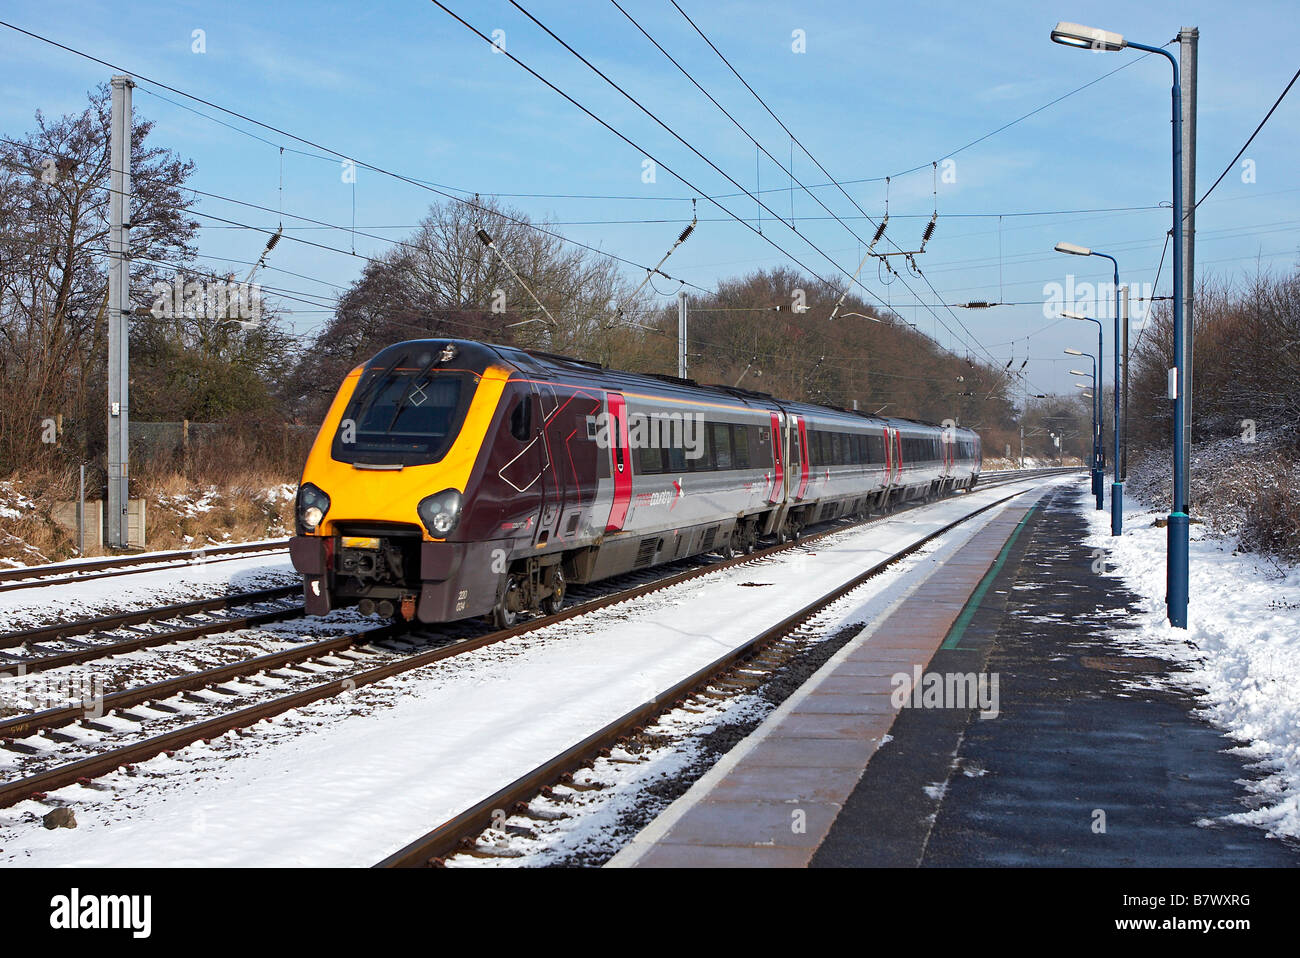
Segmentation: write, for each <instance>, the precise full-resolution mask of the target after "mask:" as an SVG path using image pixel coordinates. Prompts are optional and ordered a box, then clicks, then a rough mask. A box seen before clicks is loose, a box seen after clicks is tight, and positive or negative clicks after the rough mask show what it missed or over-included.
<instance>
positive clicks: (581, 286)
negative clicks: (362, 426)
mask: <svg viewBox="0 0 1300 958" xmlns="http://www.w3.org/2000/svg"><path fill="white" fill-rule="evenodd" d="M480 229H482V230H484V231H485V232H486V233H487V234H488V236H489V237H490V238H491V240H492V242H493V244H494V246H495V247H496V249H497V250H499V251H500V253H501V256H497V255H496V254H495V253H494V252H493V251H492V250H489V249H488V248H486V247H485V246H484V245H483V243H482V242H481V241H480V239H479V238H478V236H477V232H478V230H480ZM502 257H504V259H505V261H506V262H508V263H509V264H510V267H511V268H513V270H514V271H515V272H517V273H518V274H519V276H520V277H521V278H522V280H523V282H524V283H525V284H526V285H527V286H528V288H529V289H531V290H532V292H533V293H534V294H535V295H536V296H537V297H538V298H539V299H540V300H541V302H542V303H543V305H544V306H545V307H546V310H547V311H549V313H550V317H549V318H548V316H547V315H546V313H545V312H543V311H542V310H541V309H539V308H538V307H537V304H536V303H535V302H534V301H533V298H532V296H530V295H529V293H528V291H527V290H525V289H524V288H523V286H521V285H520V283H519V281H518V280H516V278H515V275H514V273H512V272H511V269H508V268H507V267H506V266H505V265H503V263H502ZM630 291H631V287H630V286H629V284H628V283H627V281H626V280H625V279H624V278H623V276H622V274H621V273H620V272H619V270H618V269H617V264H616V263H615V262H614V261H613V260H611V259H609V258H608V257H604V256H598V255H596V254H594V253H591V252H589V251H587V250H583V249H579V248H567V247H566V246H565V245H564V243H563V242H562V241H561V240H560V239H559V238H558V237H557V236H556V235H553V234H552V231H551V230H550V229H549V227H547V226H546V225H545V224H533V223H532V222H531V220H530V219H529V218H528V216H527V214H525V213H523V212H521V211H519V210H514V209H510V208H508V207H506V206H504V205H502V204H501V203H500V202H499V201H498V200H496V199H495V198H491V197H489V198H486V199H482V200H480V201H479V202H478V208H477V209H474V208H471V207H470V206H469V205H467V204H464V203H458V202H452V201H448V202H445V203H439V204H435V205H434V206H433V207H431V208H430V210H429V213H428V215H427V216H426V217H425V218H424V220H423V221H422V222H421V223H420V226H419V228H418V229H417V230H416V231H415V232H414V233H412V234H411V235H409V236H407V237H405V238H404V239H402V240H400V241H399V243H398V244H397V245H395V246H394V247H393V248H392V249H391V250H390V251H388V252H387V253H386V254H383V255H382V256H380V257H378V259H377V261H375V262H371V263H369V264H367V266H366V268H365V269H364V270H363V272H362V275H361V277H360V278H359V279H358V280H357V281H356V282H354V283H353V284H352V285H351V286H350V287H349V288H348V289H347V290H346V291H345V292H344V293H343V294H342V295H341V296H340V297H339V301H338V307H337V309H336V312H335V316H334V318H333V319H332V320H330V322H328V323H327V324H326V325H325V326H324V327H323V328H322V329H321V330H320V332H319V333H318V334H317V335H316V336H315V337H314V338H313V340H312V342H311V343H310V344H309V345H308V346H307V348H306V349H305V350H304V351H303V355H302V359H301V362H300V363H299V365H298V367H297V368H296V369H295V371H294V374H293V376H292V377H291V379H290V383H289V385H288V387H287V388H288V392H289V394H290V396H291V400H292V404H293V407H294V409H295V411H296V412H297V413H298V414H300V415H302V416H304V417H306V418H308V419H310V418H313V417H319V416H320V415H321V414H322V413H323V412H324V409H325V407H326V406H327V405H328V404H329V400H330V397H331V396H332V395H333V394H334V391H335V390H336V389H337V388H338V385H339V383H340V382H341V381H342V379H343V377H344V376H345V375H346V374H347V372H348V370H350V369H351V368H352V367H353V366H355V365H357V364H358V363H361V362H364V361H365V360H366V359H369V358H370V357H371V356H373V355H374V354H375V353H377V352H378V351H379V350H381V349H383V348H384V347H385V346H387V345H389V344H391V343H394V342H398V341H400V340H403V339H418V338H421V337H434V336H448V337H458V338H465V339H478V340H484V341H488V342H497V343H507V344H516V345H522V346H528V347H532V348H539V349H545V350H548V351H553V352H562V353H568V354H573V355H581V356H586V357H591V358H600V359H602V360H604V361H606V362H609V361H614V360H616V359H622V358H624V357H626V355H627V353H626V343H625V342H624V340H625V338H626V336H627V335H628V332H629V330H630V329H631V327H629V326H628V325H627V323H626V322H621V321H619V320H618V319H617V317H616V314H617V308H618V306H619V304H620V302H621V301H622V300H623V299H624V298H626V296H627V295H628V294H629V293H630ZM552 319H553V320H554V323H552Z"/></svg>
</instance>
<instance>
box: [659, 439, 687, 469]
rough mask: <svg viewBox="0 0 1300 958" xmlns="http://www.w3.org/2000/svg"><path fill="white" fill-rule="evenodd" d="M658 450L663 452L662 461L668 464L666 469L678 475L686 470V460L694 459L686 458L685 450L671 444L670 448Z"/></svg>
mask: <svg viewBox="0 0 1300 958" xmlns="http://www.w3.org/2000/svg"><path fill="white" fill-rule="evenodd" d="M659 451H660V452H661V453H663V456H664V461H665V462H666V463H667V466H668V471H669V472H672V473H677V474H678V475H680V474H681V473H683V472H686V471H688V469H687V465H686V463H687V462H694V461H695V460H693V459H691V460H688V459H687V458H686V453H685V451H684V450H682V449H679V448H677V447H676V446H673V447H672V448H670V449H661V450H659Z"/></svg>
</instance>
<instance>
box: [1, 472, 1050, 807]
mask: <svg viewBox="0 0 1300 958" xmlns="http://www.w3.org/2000/svg"><path fill="white" fill-rule="evenodd" d="M1070 471H1075V470H1069V469H1066V470H1042V471H1038V472H1034V473H1030V472H1026V473H1018V472H1017V473H1015V474H1014V475H1013V476H1012V477H1010V478H1005V479H1003V478H1001V477H998V481H997V482H994V483H989V484H987V485H989V486H993V485H1003V484H1006V483H1008V482H1013V481H1016V480H1017V479H1023V478H1029V477H1032V476H1042V475H1050V474H1056V473H1059V472H1070ZM986 508H991V506H990V507H986ZM980 511H983V510H980ZM974 514H978V513H973V514H972V515H974ZM883 518H886V517H875V518H873V519H870V520H867V521H866V522H865V523H856V524H848V525H846V524H837V525H835V526H833V527H832V528H830V529H827V530H825V531H822V532H817V533H813V534H809V535H805V536H803V537H801V539H800V540H799V541H798V542H794V543H784V544H780V545H776V546H771V547H768V548H766V549H761V550H757V551H755V552H753V553H750V554H748V555H744V556H739V557H736V558H733V559H727V560H722V561H715V562H710V563H707V564H701V565H699V566H698V567H695V568H690V569H687V570H686V571H682V572H675V573H672V574H669V575H666V576H659V577H657V578H654V579H652V580H651V581H649V582H645V583H643V584H640V585H636V586H633V587H632V588H622V589H616V590H615V591H612V592H610V593H608V594H605V595H600V596H597V597H595V598H590V599H587V600H585V601H580V602H579V603H578V604H575V605H572V606H570V607H569V608H566V609H564V610H562V611H561V612H559V613H557V614H555V615H550V616H545V617H539V618H537V619H531V620H528V621H526V622H523V623H520V624H518V625H516V626H514V627H512V628H509V629H504V630H498V631H487V630H486V627H484V626H476V625H475V624H473V623H466V624H459V623H457V624H453V626H452V627H449V628H448V629H447V630H446V631H444V632H443V633H442V634H440V635H438V636H434V637H432V638H430V637H427V636H426V637H420V636H415V637H414V641H412V638H413V637H412V636H411V634H410V632H409V627H407V626H405V625H402V624H393V625H385V626H379V627H377V628H374V629H369V630H363V631H360V632H353V633H349V634H346V635H340V636H336V637H332V638H327V639H323V640H319V641H316V642H310V643H305V644H303V645H302V646H299V647H297V648H293V649H288V650H284V651H281V652H276V653H270V654H267V655H263V656H258V657H255V658H252V659H247V660H243V661H240V662H236V663H232V664H229V665H224V666H220V667H216V668H212V669H207V670H203V671H199V672H193V673H188V674H186V675H182V676H178V677H175V678H171V679H167V680H164V681H161V682H155V683H151V684H149V685H143V686H138V687H134V688H128V689H122V690H120V691H118V692H114V693H112V694H111V695H109V696H106V697H105V698H104V699H103V701H102V703H100V704H101V705H102V709H101V711H102V712H103V713H104V715H105V716H109V715H111V716H114V717H116V718H121V719H124V720H125V721H126V722H127V723H128V724H129V726H135V727H137V728H138V727H140V726H143V725H144V724H145V723H146V722H151V721H153V719H154V718H158V719H161V720H162V721H163V723H164V724H167V723H168V722H170V724H179V725H180V727H176V728H172V729H170V730H169V731H166V732H163V733H162V734H158V735H151V736H149V737H147V738H144V739H142V740H139V741H135V742H131V743H128V744H125V745H120V746H116V745H111V746H109V747H107V748H99V749H98V751H95V752H94V754H90V755H87V756H85V757H83V758H78V759H75V760H73V761H70V762H65V761H63V759H62V758H61V757H60V756H59V755H58V754H57V752H55V751H51V750H50V749H48V748H47V747H45V746H46V742H48V741H53V742H54V743H65V744H73V743H79V744H82V745H89V746H90V747H97V746H98V743H96V742H90V743H86V742H83V741H82V740H81V739H80V738H78V737H77V736H71V735H68V734H66V733H62V732H59V731H57V730H58V729H60V728H63V727H66V726H68V725H71V724H73V723H77V722H80V723H81V724H82V725H83V726H89V728H90V729H91V730H92V731H98V732H102V733H105V734H114V733H117V732H118V731H119V729H117V728H115V727H114V726H112V725H109V724H107V723H106V722H105V721H104V720H103V718H102V717H96V718H94V719H88V718H87V717H86V709H85V707H84V706H61V707H56V708H51V709H45V710H43V711H40V712H34V713H29V714H25V715H20V716H15V717H12V718H10V719H6V720H4V721H2V722H0V740H3V741H2V744H3V746H4V747H5V748H7V749H9V750H10V751H11V752H19V753H22V754H24V755H26V756H31V757H32V758H33V759H37V758H38V757H39V759H40V761H39V762H38V764H41V765H49V767H44V768H41V769H40V770H39V771H35V772H32V773H30V774H24V775H23V776H22V777H21V778H16V779H13V780H11V781H9V782H6V783H4V784H0V807H7V806H10V805H13V804H15V803H17V802H20V801H23V800H24V799H27V798H43V797H44V796H45V794H46V793H48V792H50V791H53V790H55V789H58V788H62V787H65V786H67V785H71V784H75V783H78V782H80V783H82V784H86V783H88V782H90V781H91V780H92V779H94V778H96V777H99V776H102V775H105V774H107V773H109V772H112V771H114V770H115V769H118V768H122V767H130V766H132V765H134V764H137V763H139V762H142V761H145V760H147V759H149V758H152V757H154V756H156V755H159V754H162V753H164V752H170V751H174V750H176V749H179V748H183V747H185V746H186V745H190V744H193V743H195V742H198V741H204V740H210V739H212V738H216V737H217V736H220V735H223V734H225V733H227V732H229V731H232V730H238V729H243V728H247V727H249V726H251V725H254V724H256V723H257V722H260V721H262V720H264V719H268V718H272V717H274V716H276V715H280V714H282V713H284V712H287V711H289V710H291V709H295V708H301V707H303V706H305V705H309V704H311V703H313V702H317V701H320V700H323V699H326V698H331V697H335V696H338V695H340V694H343V693H350V692H353V691H355V690H356V689H358V688H361V687H364V686H366V685H371V684H374V683H377V682H381V681H383V680H385V679H387V678H390V677H392V676H396V675H399V674H402V673H405V672H410V671H414V670H416V669H419V668H422V667H425V666H427V665H431V664H433V663H436V662H439V661H442V660H444V659H448V658H452V657H454V656H457V655H461V654H465V653H468V652H471V651H474V650H476V649H480V648H483V647H485V646H488V645H493V644H496V643H499V642H504V641H506V640H509V639H512V638H515V637H517V636H521V635H526V634H528V633H531V632H535V631H538V630H541V629H544V628H547V627H549V626H552V625H555V624H557V623H559V622H563V621H566V620H568V619H572V618H576V617H578V616H582V615H587V614H589V613H591V612H594V611H596V610H598V609H602V608H606V607H608V606H611V605H615V604H619V603H622V602H627V601H630V600H633V599H637V598H640V597H641V596H644V595H648V594H650V593H652V592H657V591H660V590H662V589H666V588H669V587H671V586H673V585H677V584H679V583H681V582H686V581H689V580H691V579H695V578H698V577H700V576H704V575H708V574H711V573H713V572H716V571H718V570H721V569H725V568H730V567H733V566H736V565H740V564H747V563H761V562H762V561H763V560H764V559H766V558H767V557H769V556H773V555H776V554H778V553H781V552H784V551H787V550H790V549H795V548H799V547H800V546H802V545H804V544H807V543H810V542H814V541H816V540H818V539H820V538H823V537H824V536H827V535H832V534H835V533H839V532H843V531H845V530H846V529H849V528H854V527H855V526H858V525H866V524H871V523H874V522H879V521H881V519H883ZM967 518H969V517H967ZM961 521H965V520H964V519H963V520H961ZM957 524H960V523H954V524H953V525H954V526H955V525H957ZM945 531H946V530H945ZM938 534H941V533H936V535H938ZM930 538H933V536H931V537H930ZM925 541H929V540H928V539H927V540H925ZM921 544H923V543H919V544H918V545H917V546H915V547H913V548H912V549H910V550H908V551H906V552H904V553H901V554H900V555H899V556H897V557H895V559H893V560H890V562H888V563H885V564H883V565H882V568H883V567H884V565H888V564H892V562H894V561H897V559H898V558H901V557H902V556H903V555H906V554H910V552H912V551H915V548H918V547H919V546H920V545H921ZM877 571H878V570H877ZM869 575H870V574H869ZM618 581H619V582H625V581H626V577H622V578H621V579H620V580H618ZM864 581H865V580H864ZM268 591H272V592H275V591H280V590H268ZM580 595H581V593H579V591H578V590H577V589H575V590H574V592H573V594H572V597H574V598H578V597H580ZM213 601H216V600H213ZM154 611H158V610H154ZM141 614H145V613H129V614H128V615H141ZM259 614H260V615H271V616H277V615H278V616H283V617H286V618H287V617H289V616H290V615H293V614H301V613H300V610H280V611H277V612H271V613H259ZM110 618H111V617H110ZM88 621H90V620H88ZM268 621H269V620H268ZM247 625H248V623H245V624H244V625H242V626H241V625H236V624H232V623H231V622H218V623H205V624H203V625H201V626H191V627H189V628H191V629H206V630H207V631H205V632H200V633H197V634H213V633H216V632H220V631H225V630H230V629H234V628H240V627H247ZM51 628H57V627H51ZM150 638H152V636H149V637H140V638H133V639H128V640H126V641H125V642H124V643H123V646H125V645H126V644H131V643H137V642H148V641H149V639H150ZM175 640H176V634H175V633H171V634H166V637H163V638H160V639H159V641H160V642H168V641H175ZM358 642H365V643H371V644H372V645H373V644H375V643H379V644H380V645H381V646H382V645H383V644H384V643H386V642H388V643H392V644H393V646H394V651H397V652H399V653H402V654H399V655H397V656H395V657H394V658H393V659H392V660H390V661H385V662H383V663H382V664H379V665H375V666H373V667H365V666H366V665H368V664H369V662H368V661H367V660H373V656H374V655H375V654H376V653H375V651H374V650H367V649H360V648H358V647H357V643H358ZM421 642H423V643H424V645H425V646H426V647H424V648H420V645H419V643H421ZM154 644H157V643H154ZM431 644H432V647H427V646H429V645H431ZM136 647H143V646H142V645H139V646H136ZM122 651H129V649H126V648H123V649H122ZM90 653H91V650H73V651H71V652H67V653H62V654H64V655H69V656H77V655H83V654H85V655H90V657H92V658H94V657H102V656H103V654H105V653H103V652H100V653H99V654H97V655H93V654H90ZM107 654H117V653H116V652H110V653H107ZM85 660H86V659H84V658H83V659H78V660H77V661H85ZM64 664H67V663H64ZM45 667H46V668H51V667H53V666H52V665H46V666H45ZM340 672H345V673H346V674H336V673H340ZM322 677H325V681H317V680H318V679H320V678H322ZM268 678H269V679H271V680H273V681H271V682H269V683H268V681H267V680H268ZM306 680H311V681H306ZM285 681H292V682H294V683H295V684H299V683H301V684H304V685H305V687H303V688H299V689H295V690H293V691H291V692H289V693H287V694H283V695H275V696H272V697H269V698H267V699H265V700H263V701H259V702H255V703H254V704H251V705H245V706H243V707H241V708H237V709H234V710H226V711H224V712H222V714H218V715H215V716H212V717H210V718H202V719H201V720H199V721H197V722H186V720H187V719H190V718H192V716H191V715H190V714H187V713H191V712H192V711H194V710H193V709H192V708H190V706H193V705H211V704H213V703H220V702H221V701H222V700H225V702H230V701H231V700H233V699H236V698H240V697H242V696H244V695H245V694H247V690H240V689H234V688H231V687H230V686H231V685H234V684H236V683H240V684H251V685H252V686H253V690H254V691H255V690H256V689H258V688H266V687H267V686H268V685H272V686H273V685H277V684H281V683H283V682H285ZM205 690H206V695H207V696H208V697H206V698H205V697H202V696H199V695H198V693H199V692H204V691H205ZM178 695H179V696H183V697H184V701H183V702H178V703H169V702H168V701H167V700H168V699H175V697H176V696H178ZM132 710H134V711H132ZM143 711H150V712H153V713H155V715H154V716H149V715H144V714H142V712H143ZM181 723H185V724H181ZM33 735H41V736H42V737H43V738H44V739H45V740H46V742H42V743H41V744H40V745H31V744H28V743H25V742H23V741H22V739H23V738H26V737H31V736H33ZM49 763H56V764H49ZM493 807H494V808H495V807H497V806H493Z"/></svg>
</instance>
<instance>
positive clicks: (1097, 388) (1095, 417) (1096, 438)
mask: <svg viewBox="0 0 1300 958" xmlns="http://www.w3.org/2000/svg"><path fill="white" fill-rule="evenodd" d="M1065 315H1066V316H1069V317H1070V318H1071V319H1087V317H1086V316H1074V315H1072V314H1070V313H1066V314H1065ZM1093 322H1097V321H1096V320H1093ZM1097 325H1098V327H1100V326H1101V324H1100V323H1097ZM1097 339H1098V341H1097V345H1098V347H1099V348H1098V355H1100V346H1101V336H1100V334H1098V337H1097ZM1065 354H1066V355H1067V356H1087V357H1088V358H1089V359H1090V360H1092V395H1093V396H1099V395H1101V384H1100V383H1099V382H1098V381H1097V373H1098V370H1097V366H1098V365H1099V364H1098V362H1097V356H1093V355H1092V354H1091V353H1085V352H1082V351H1081V350H1078V349H1069V348H1067V349H1066V350H1065ZM1089 398H1091V397H1089ZM1101 425H1102V423H1101V403H1100V402H1099V401H1098V400H1096V399H1093V403H1092V494H1093V497H1094V498H1095V499H1096V500H1097V508H1098V509H1101V508H1103V496H1104V493H1103V491H1102V485H1103V483H1102V470H1103V469H1104V468H1105V467H1104V466H1103V465H1102V461H1101Z"/></svg>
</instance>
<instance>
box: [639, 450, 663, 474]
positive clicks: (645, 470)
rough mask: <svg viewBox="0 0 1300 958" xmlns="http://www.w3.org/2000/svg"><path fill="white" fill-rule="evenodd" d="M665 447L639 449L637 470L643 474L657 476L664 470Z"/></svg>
mask: <svg viewBox="0 0 1300 958" xmlns="http://www.w3.org/2000/svg"><path fill="white" fill-rule="evenodd" d="M664 452H665V450H663V449H638V450H637V451H636V471H637V472H638V473H639V474H641V475H643V476H656V475H659V474H660V473H662V472H663V471H664Z"/></svg>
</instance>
